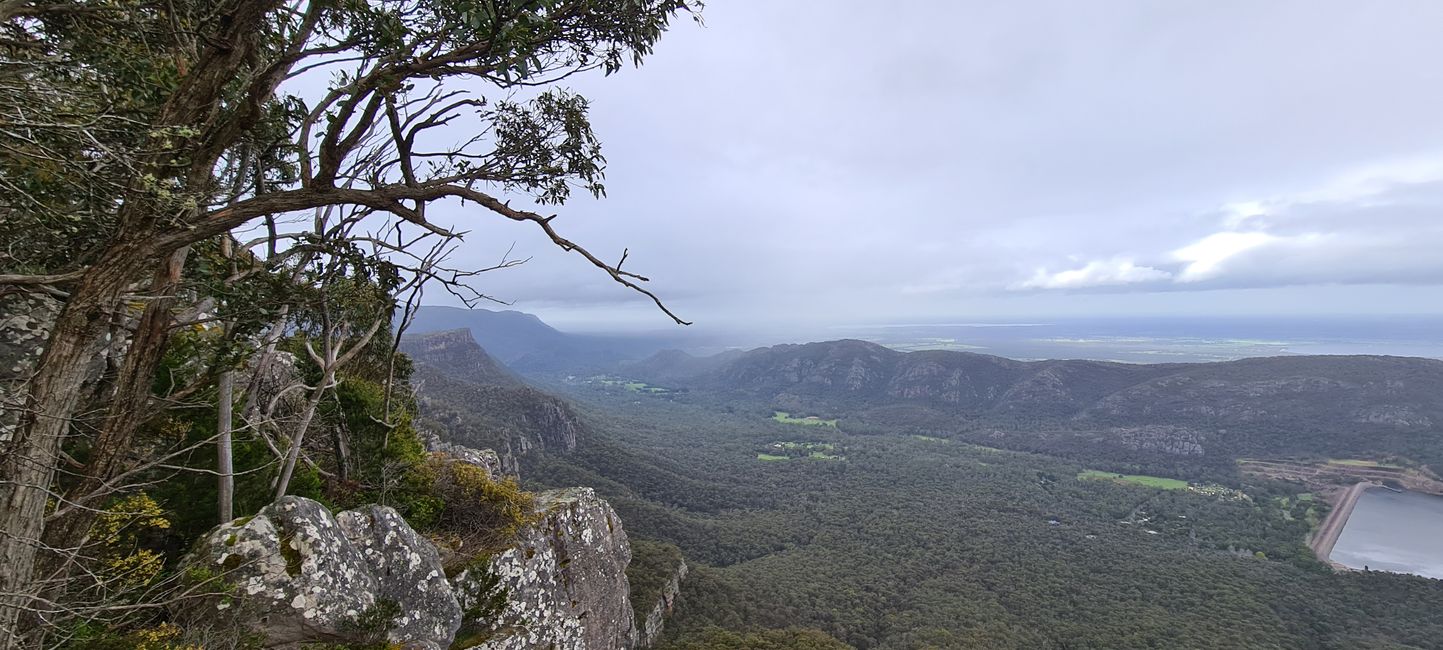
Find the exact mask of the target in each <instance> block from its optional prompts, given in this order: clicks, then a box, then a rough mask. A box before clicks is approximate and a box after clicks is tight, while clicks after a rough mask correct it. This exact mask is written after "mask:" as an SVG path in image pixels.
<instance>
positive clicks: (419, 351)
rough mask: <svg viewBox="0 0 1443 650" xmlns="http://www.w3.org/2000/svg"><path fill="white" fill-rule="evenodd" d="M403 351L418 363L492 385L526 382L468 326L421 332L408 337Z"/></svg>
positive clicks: (461, 377) (521, 383)
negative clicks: (477, 340)
mask: <svg viewBox="0 0 1443 650" xmlns="http://www.w3.org/2000/svg"><path fill="white" fill-rule="evenodd" d="M401 351H402V352H405V353H406V354H407V355H409V356H410V357H411V358H412V359H414V360H415V361H416V363H421V364H425V365H428V366H431V367H433V368H436V369H437V370H440V371H441V372H444V373H446V374H447V375H449V376H451V377H455V378H457V379H463V380H466V381H469V382H471V383H474V384H486V385H492V386H524V385H525V382H523V381H521V379H520V378H519V377H517V376H516V375H515V374H514V373H512V372H511V371H510V370H508V369H506V367H505V366H503V365H501V364H500V363H499V362H497V361H496V360H495V359H493V358H491V355H489V354H487V353H486V351H485V350H483V349H482V348H481V346H480V345H479V344H477V343H476V339H474V338H472V337H471V330H469V329H464V328H463V329H454V330H446V331H444V332H435V333H431V334H425V335H422V336H412V337H406V338H405V339H403V340H402V343H401Z"/></svg>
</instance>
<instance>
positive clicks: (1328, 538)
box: [1308, 481, 1377, 568]
mask: <svg viewBox="0 0 1443 650" xmlns="http://www.w3.org/2000/svg"><path fill="white" fill-rule="evenodd" d="M1376 486H1377V484H1376V483H1373V482H1372V481H1363V482H1360V483H1355V484H1353V486H1352V487H1350V488H1348V489H1347V491H1345V492H1343V496H1341V497H1340V498H1339V499H1338V502H1337V503H1336V504H1333V511H1332V512H1329V513H1328V517H1327V518H1326V519H1324V520H1323V523H1322V525H1320V526H1318V532H1317V533H1315V534H1314V535H1313V538H1312V539H1311V540H1310V541H1309V542H1308V546H1309V547H1311V548H1312V549H1313V554H1314V555H1316V556H1317V557H1318V560H1319V561H1321V562H1326V563H1327V564H1329V565H1330V566H1332V567H1333V568H1346V567H1343V566H1342V565H1340V564H1338V563H1336V562H1333V561H1332V559H1331V557H1330V556H1331V555H1332V554H1333V546H1334V545H1336V544H1337V543H1338V536H1339V535H1342V534H1343V527H1344V526H1346V525H1347V524H1348V517H1350V516H1352V514H1353V508H1354V507H1355V506H1357V505H1358V498H1359V497H1361V496H1363V493H1364V492H1366V491H1368V488H1371V487H1376Z"/></svg>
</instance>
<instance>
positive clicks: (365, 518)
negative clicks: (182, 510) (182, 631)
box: [180, 497, 461, 650]
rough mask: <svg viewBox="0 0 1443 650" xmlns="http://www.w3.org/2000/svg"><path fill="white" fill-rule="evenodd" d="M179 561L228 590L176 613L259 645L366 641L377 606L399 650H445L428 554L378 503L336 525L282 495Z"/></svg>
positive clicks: (442, 601)
mask: <svg viewBox="0 0 1443 650" xmlns="http://www.w3.org/2000/svg"><path fill="white" fill-rule="evenodd" d="M187 564H189V565H190V566H192V567H204V568H206V569H209V571H210V572H211V573H212V574H217V575H220V576H221V579H222V580H224V581H225V582H227V583H229V584H232V585H234V586H235V590H234V594H233V596H234V598H230V597H217V598H212V599H208V600H206V601H204V602H203V603H202V604H200V605H198V606H190V607H189V608H188V609H186V610H185V611H183V612H181V613H180V614H181V617H182V618H183V619H186V620H189V621H193V622H196V623H199V624H204V625H209V624H214V623H215V622H217V621H218V620H225V621H227V622H228V623H233V624H236V625H239V626H241V627H245V628H249V629H251V630H253V631H255V632H258V633H260V634H262V635H264V638H265V643H266V645H267V646H268V647H296V646H299V645H300V644H303V643H309V642H316V641H328V640H329V641H340V642H366V641H372V640H374V639H372V638H370V636H371V635H373V634H376V633H377V631H376V630H374V629H366V627H365V626H364V625H362V622H363V620H364V617H365V615H366V614H368V613H372V612H374V611H376V610H375V609H373V608H378V607H383V605H384V603H385V602H386V601H389V602H390V603H392V604H394V606H395V607H396V608H397V609H398V611H399V615H398V616H396V617H395V618H394V619H392V620H391V621H390V632H389V634H387V637H388V638H389V640H391V641H393V642H396V643H401V644H404V645H405V647H408V648H420V649H428V650H429V649H439V648H445V647H446V646H447V645H449V641H450V638H451V635H452V634H453V633H454V632H455V630H456V628H457V627H458V626H459V624H460V614H461V610H460V606H459V605H458V604H457V603H456V598H455V597H454V596H453V595H451V593H450V590H449V589H448V588H447V585H446V581H445V576H444V575H443V573H442V571H441V562H440V560H439V559H438V558H437V556H436V549H435V548H434V547H432V546H431V545H430V544H429V543H428V542H426V541H425V540H423V539H421V538H420V537H419V536H418V535H416V533H415V531H413V530H411V528H410V526H407V525H406V523H405V521H403V520H402V519H401V517H400V515H398V514H396V511H394V510H392V509H390V508H386V507H380V506H373V507H371V508H368V509H366V510H363V511H348V512H343V513H341V515H340V517H339V521H338V518H337V517H333V516H332V515H331V513H330V511H328V510H326V508H325V506H322V505H321V504H319V503H316V502H315V501H312V500H310V499H304V498H301V497H284V498H282V499H280V500H278V501H276V502H275V503H273V504H271V505H269V506H266V507H265V508H264V509H262V510H261V511H260V512H259V513H258V514H257V515H256V516H255V517H251V518H249V519H237V520H236V521H234V522H231V523H229V524H226V525H223V526H221V527H219V528H217V529H216V530H215V531H213V532H212V533H211V534H210V535H209V536H208V537H206V539H205V540H203V541H202V542H201V545H200V546H199V548H198V549H197V550H196V551H195V552H194V553H193V554H192V555H191V556H190V557H189V558H187Z"/></svg>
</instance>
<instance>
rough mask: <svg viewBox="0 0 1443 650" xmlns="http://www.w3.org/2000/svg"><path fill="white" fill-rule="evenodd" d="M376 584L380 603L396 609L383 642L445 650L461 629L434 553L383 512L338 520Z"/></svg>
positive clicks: (456, 607)
mask: <svg viewBox="0 0 1443 650" xmlns="http://www.w3.org/2000/svg"><path fill="white" fill-rule="evenodd" d="M336 521H337V523H339V524H340V527H341V531H342V533H344V534H345V536H346V539H349V540H350V541H351V543H352V544H353V545H354V546H355V547H356V549H357V550H359V551H360V553H361V555H362V556H363V557H364V558H365V560H366V563H367V564H368V567H369V569H370V571H371V573H372V575H374V576H375V577H376V581H377V583H379V594H378V595H379V597H380V598H381V599H382V600H385V601H389V602H391V603H395V604H396V606H397V608H398V613H397V614H396V616H395V618H393V619H392V620H391V621H390V627H389V630H388V633H387V638H388V639H389V640H391V641H393V642H397V643H403V644H406V645H407V647H415V648H427V649H431V648H435V649H437V650H439V649H441V648H445V647H447V646H449V645H450V644H451V639H452V637H453V636H454V635H455V634H456V628H458V627H460V625H461V606H460V605H459V604H458V603H457V602H456V596H455V595H454V594H452V592H451V585H450V583H448V582H447V581H446V575H445V573H444V572H443V571H442V568H441V559H440V557H439V556H438V555H437V553H436V547H435V546H434V545H432V544H431V543H430V542H429V541H427V540H426V539H424V538H422V537H421V536H420V535H418V534H416V531H414V530H412V529H411V527H410V526H409V525H407V524H406V521H405V520H404V519H402V518H401V515H400V514H399V513H397V512H396V511H395V510H394V509H391V508H388V507H385V506H370V507H368V508H363V509H359V510H347V511H345V512H342V513H341V514H339V515H337V516H336Z"/></svg>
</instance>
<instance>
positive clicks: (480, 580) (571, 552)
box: [452, 488, 637, 650]
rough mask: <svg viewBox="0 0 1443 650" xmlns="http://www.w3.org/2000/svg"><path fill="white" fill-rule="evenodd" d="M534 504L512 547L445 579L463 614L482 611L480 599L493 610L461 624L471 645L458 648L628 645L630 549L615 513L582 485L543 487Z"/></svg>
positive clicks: (603, 648)
mask: <svg viewBox="0 0 1443 650" xmlns="http://www.w3.org/2000/svg"><path fill="white" fill-rule="evenodd" d="M538 502H539V503H540V508H541V509H542V511H543V512H544V513H545V515H544V517H543V518H542V520H541V521H540V522H538V523H536V524H535V525H533V526H531V527H529V528H528V529H527V530H526V531H524V532H523V533H522V536H521V540H520V541H519V542H518V543H517V544H516V545H515V546H514V547H512V548H510V549H507V550H506V551H504V552H502V553H500V554H498V555H496V556H495V557H494V558H492V560H491V562H490V563H489V564H487V565H486V566H484V567H476V568H473V569H469V570H467V571H465V572H463V573H461V574H459V575H457V576H456V577H455V578H454V579H453V580H452V583H453V585H454V586H455V588H456V591H457V594H458V596H459V599H460V601H461V604H462V607H463V608H464V609H465V610H466V611H467V614H468V616H470V615H471V613H472V612H478V611H479V612H485V613H490V611H493V610H492V608H491V607H488V604H495V605H497V606H498V607H496V608H495V609H496V610H499V611H495V613H494V615H492V616H489V617H487V618H486V619H484V620H474V619H469V618H468V620H466V621H464V622H463V629H468V630H474V632H473V634H474V637H473V639H472V640H471V642H472V643H473V645H468V646H463V647H474V648H485V649H487V650H503V649H504V650H522V649H524V648H557V649H559V650H608V649H612V648H630V647H632V646H633V645H634V644H635V642H636V638H637V631H636V628H635V623H634V615H633V612H632V608H631V600H630V595H629V587H628V584H627V580H626V565H627V563H628V562H630V561H631V548H630V546H629V545H628V544H627V539H626V532H625V531H623V530H622V528H621V521H620V519H618V518H617V516H616V513H615V512H614V511H612V509H611V506H610V505H609V504H607V503H606V501H604V500H602V499H601V498H600V497H598V496H596V492H595V491H593V490H592V489H590V488H571V489H567V490H555V491H551V492H545V493H542V494H541V495H540V498H539V500H538ZM498 596H500V597H501V598H500V599H498ZM502 599H504V602H496V601H497V600H502ZM463 641H464V639H458V642H463Z"/></svg>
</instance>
